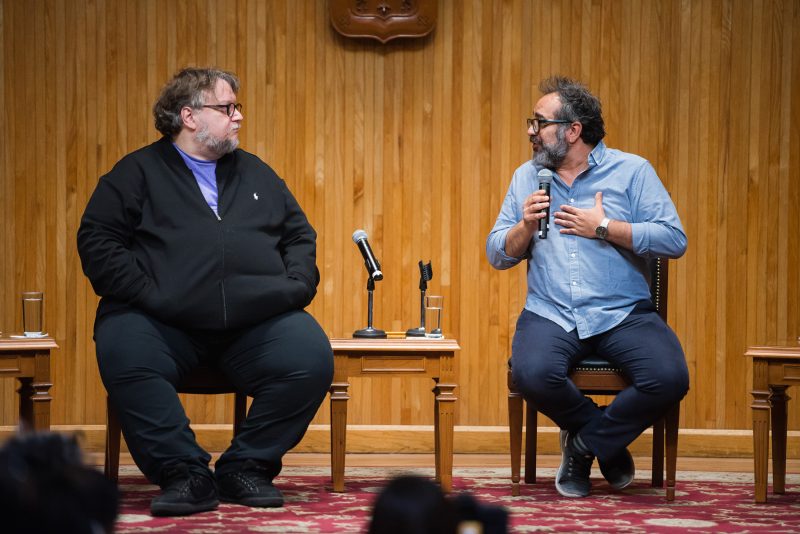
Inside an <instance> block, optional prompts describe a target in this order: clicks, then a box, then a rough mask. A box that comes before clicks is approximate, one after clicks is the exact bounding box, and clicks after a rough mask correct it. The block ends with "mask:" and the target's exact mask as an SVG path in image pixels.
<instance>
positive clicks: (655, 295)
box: [650, 258, 669, 323]
mask: <svg viewBox="0 0 800 534" xmlns="http://www.w3.org/2000/svg"><path fill="white" fill-rule="evenodd" d="M668 293H669V259H667V258H656V259H655V260H653V261H651V262H650V299H651V300H652V301H653V304H654V305H655V307H656V310H658V314H659V315H660V316H661V318H662V319H664V322H665V323H666V322H667V294H668Z"/></svg>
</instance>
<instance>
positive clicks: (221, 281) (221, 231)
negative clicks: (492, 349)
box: [217, 208, 228, 328]
mask: <svg viewBox="0 0 800 534" xmlns="http://www.w3.org/2000/svg"><path fill="white" fill-rule="evenodd" d="M218 209H219V208H218ZM217 221H219V242H220V249H221V255H222V258H221V266H220V276H219V288H220V293H221V294H222V327H223V328H228V302H227V299H226V298H225V229H224V228H223V226H222V217H220V216H219V215H217Z"/></svg>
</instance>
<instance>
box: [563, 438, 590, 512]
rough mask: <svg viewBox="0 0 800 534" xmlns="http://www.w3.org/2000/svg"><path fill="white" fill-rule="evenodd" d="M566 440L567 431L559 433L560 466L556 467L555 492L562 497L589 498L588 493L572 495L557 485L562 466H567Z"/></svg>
mask: <svg viewBox="0 0 800 534" xmlns="http://www.w3.org/2000/svg"><path fill="white" fill-rule="evenodd" d="M566 439H567V431H566V430H562V431H560V432H559V434H558V442H559V445H560V447H561V465H559V466H558V471H557V472H556V491H557V492H558V493H559V494H560V495H561V496H562V497H588V496H589V494H588V493H586V494H583V493H572V492H569V491H567V490H565V489H563V488H562V487H561V485H560V484H559V483H558V481H559V480H561V471H562V469H564V466H566V465H567V453H566V443H565V440H566Z"/></svg>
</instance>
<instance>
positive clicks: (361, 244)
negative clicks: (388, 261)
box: [353, 229, 383, 282]
mask: <svg viewBox="0 0 800 534" xmlns="http://www.w3.org/2000/svg"><path fill="white" fill-rule="evenodd" d="M353 243H355V244H356V245H358V250H360V251H361V255H362V256H363V257H364V265H365V266H366V268H367V272H368V273H369V276H370V278H372V279H374V280H375V281H376V282H377V281H378V280H383V273H382V272H381V264H380V263H378V260H377V259H375V254H373V253H372V248H370V246H369V241H367V232H365V231H364V230H361V229H359V230H356V231H355V232H353Z"/></svg>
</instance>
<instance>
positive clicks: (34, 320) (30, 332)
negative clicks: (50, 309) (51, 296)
mask: <svg viewBox="0 0 800 534" xmlns="http://www.w3.org/2000/svg"><path fill="white" fill-rule="evenodd" d="M43 302H44V294H43V293H42V292H41V291H25V292H23V293H22V331H23V333H24V334H25V336H26V337H41V336H42V335H43V333H42V307H43V306H42V304H43Z"/></svg>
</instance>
